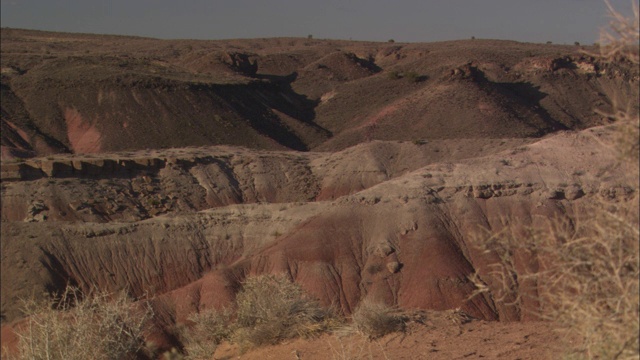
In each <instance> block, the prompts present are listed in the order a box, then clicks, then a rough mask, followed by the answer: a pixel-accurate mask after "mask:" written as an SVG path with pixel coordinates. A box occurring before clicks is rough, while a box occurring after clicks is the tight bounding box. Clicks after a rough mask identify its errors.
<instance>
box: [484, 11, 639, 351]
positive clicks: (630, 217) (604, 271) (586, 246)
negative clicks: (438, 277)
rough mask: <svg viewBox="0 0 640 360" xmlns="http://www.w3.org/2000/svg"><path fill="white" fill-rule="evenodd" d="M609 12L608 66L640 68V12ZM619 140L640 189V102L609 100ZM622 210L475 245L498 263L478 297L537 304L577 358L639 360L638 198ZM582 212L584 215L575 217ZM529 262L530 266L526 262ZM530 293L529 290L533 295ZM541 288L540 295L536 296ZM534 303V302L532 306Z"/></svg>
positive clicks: (609, 207)
mask: <svg viewBox="0 0 640 360" xmlns="http://www.w3.org/2000/svg"><path fill="white" fill-rule="evenodd" d="M607 6H609V10H610V14H611V16H612V19H613V20H612V24H611V29H612V31H610V32H608V33H607V32H605V33H604V34H603V44H604V45H603V46H602V47H601V54H600V57H601V59H603V60H604V61H605V62H610V63H614V62H619V61H620V62H630V63H631V64H635V66H637V64H638V40H639V33H638V6H637V4H634V6H633V17H632V18H630V19H627V18H625V17H624V16H622V15H621V14H620V13H618V12H616V11H615V10H614V9H613V8H612V7H611V5H610V4H609V3H608V2H607ZM610 98H611V99H612V104H613V105H614V106H613V109H614V110H613V112H612V113H610V114H606V115H607V116H608V117H610V118H611V119H612V120H614V122H615V123H617V125H616V126H617V129H618V133H619V134H620V135H619V141H617V142H615V143H612V144H611V147H614V148H616V150H618V152H619V154H620V159H619V161H618V164H612V165H614V166H612V167H611V169H614V168H617V169H618V170H619V173H625V174H627V176H630V177H633V179H632V181H631V182H634V183H636V184H637V183H638V180H639V179H638V149H639V147H638V142H639V138H638V127H639V126H638V125H639V124H640V121H639V117H638V112H637V110H634V109H638V99H637V98H628V99H625V98H624V97H621V96H619V95H618V94H610ZM634 196H635V197H634V198H633V199H632V200H630V201H624V200H623V201H620V202H617V203H612V202H610V203H604V202H603V203H595V204H592V206H590V207H587V208H586V209H580V210H582V211H580V212H579V213H580V214H581V216H579V217H578V218H577V219H574V220H573V221H569V220H549V222H548V226H547V227H546V228H536V229H531V228H529V229H526V228H522V227H518V226H517V225H513V224H512V225H508V226H506V227H505V229H504V230H503V231H501V232H499V233H495V234H489V235H488V236H484V237H480V238H479V239H476V240H475V241H472V242H473V243H474V245H475V246H476V247H477V248H479V249H481V250H483V251H484V253H485V254H486V255H489V254H490V256H491V258H492V259H493V260H492V261H493V264H492V265H491V269H490V270H489V271H488V273H487V274H485V276H484V279H483V278H482V276H480V275H478V274H476V275H474V276H473V277H472V280H473V281H474V283H475V284H476V286H477V289H478V290H477V293H482V292H488V293H490V294H491V295H492V296H493V297H494V300H495V301H496V302H497V303H502V304H503V305H507V306H508V305H514V306H520V305H522V304H523V301H525V300H531V301H532V302H529V304H537V306H536V308H535V309H529V310H530V311H533V312H534V313H535V315H537V316H539V317H540V318H542V319H547V320H551V321H553V322H555V323H556V324H557V325H558V327H559V329H560V330H562V331H564V332H565V333H566V334H567V335H568V338H569V339H573V340H578V341H577V342H575V343H574V344H573V345H571V344H568V346H567V347H566V349H567V352H568V356H569V357H570V358H574V357H575V358H597V359H638V358H639V357H640V344H639V339H638V334H639V333H640V321H639V318H640V310H639V309H640V307H639V306H640V305H639V304H640V296H639V292H640V285H639V281H640V280H639V279H640V271H639V269H640V249H639V248H640V246H639V242H638V240H639V236H640V230H639V223H640V220H639V219H638V205H639V204H638V194H637V188H636V189H635V194H634ZM576 212H577V213H578V211H576ZM523 259H530V261H523ZM527 287H528V288H527ZM532 289H534V291H531V290H532ZM527 298H529V299H527Z"/></svg>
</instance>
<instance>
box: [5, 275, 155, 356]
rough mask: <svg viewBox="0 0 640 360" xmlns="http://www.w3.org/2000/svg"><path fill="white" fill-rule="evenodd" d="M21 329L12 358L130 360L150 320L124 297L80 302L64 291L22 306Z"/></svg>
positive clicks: (144, 310)
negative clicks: (24, 319)
mask: <svg viewBox="0 0 640 360" xmlns="http://www.w3.org/2000/svg"><path fill="white" fill-rule="evenodd" d="M24 312H25V315H26V316H27V319H26V323H25V324H24V326H22V327H20V328H19V329H17V330H16V335H17V336H18V351H19V354H18V356H17V358H18V359H30V360H34V359H35V360H38V359H47V360H51V359H60V360H63V359H64V360H74V359H78V360H80V359H83V360H84V359H114V360H115V359H134V358H136V356H137V355H138V354H139V353H140V352H141V351H142V350H143V348H144V339H143V335H144V331H145V326H146V324H147V321H148V320H149V319H150V318H151V316H152V311H151V310H150V308H149V307H145V306H137V305H136V304H134V303H133V302H132V301H131V300H130V299H129V298H128V297H127V296H126V295H125V294H120V295H113V294H107V293H104V292H101V293H98V294H95V295H92V296H87V297H85V298H83V297H82V294H81V293H80V291H79V290H78V289H77V288H74V287H67V288H66V290H65V291H64V292H63V293H62V294H61V295H60V296H56V297H53V298H50V299H49V300H47V301H40V302H38V301H32V300H29V301H25V304H24Z"/></svg>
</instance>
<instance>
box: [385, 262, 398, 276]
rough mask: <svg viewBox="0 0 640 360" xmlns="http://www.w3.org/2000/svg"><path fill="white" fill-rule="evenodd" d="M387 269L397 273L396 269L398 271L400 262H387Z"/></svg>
mask: <svg viewBox="0 0 640 360" xmlns="http://www.w3.org/2000/svg"><path fill="white" fill-rule="evenodd" d="M387 270H389V272H390V273H392V274H395V273H397V272H398V271H400V263H399V262H397V261H392V262H389V263H387Z"/></svg>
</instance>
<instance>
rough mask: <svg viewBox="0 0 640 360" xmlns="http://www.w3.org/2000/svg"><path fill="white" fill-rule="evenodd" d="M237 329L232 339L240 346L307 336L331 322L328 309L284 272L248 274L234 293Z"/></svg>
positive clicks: (324, 329)
mask: <svg viewBox="0 0 640 360" xmlns="http://www.w3.org/2000/svg"><path fill="white" fill-rule="evenodd" d="M236 306H237V313H236V316H237V319H236V327H237V330H236V331H235V333H234V335H233V340H235V341H236V342H238V343H239V344H240V347H241V348H242V349H248V348H251V347H255V346H260V345H265V344H275V343H278V342H279V341H281V340H283V339H289V338H295V337H308V336H311V335H315V334H318V333H321V332H324V331H326V330H328V329H329V328H330V327H331V326H333V324H334V323H335V318H334V316H333V315H332V314H331V312H330V311H328V310H326V309H323V308H322V307H321V306H320V304H319V303H318V302H317V301H315V300H313V299H311V298H309V297H308V296H307V295H306V294H305V293H304V291H303V290H302V288H301V287H300V286H299V285H297V284H295V283H293V282H291V281H290V280H289V279H288V278H286V277H285V276H278V275H260V276H256V277H253V278H249V279H248V280H247V281H246V282H245V283H244V285H243V288H242V290H241V291H240V292H239V293H238V295H237V297H236Z"/></svg>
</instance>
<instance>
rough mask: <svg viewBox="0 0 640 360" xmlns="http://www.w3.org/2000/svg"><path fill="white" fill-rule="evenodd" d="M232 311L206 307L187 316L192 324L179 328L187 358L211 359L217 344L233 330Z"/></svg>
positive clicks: (225, 338) (227, 337) (226, 338)
mask: <svg viewBox="0 0 640 360" xmlns="http://www.w3.org/2000/svg"><path fill="white" fill-rule="evenodd" d="M231 315H232V312H231V311H230V310H228V309H223V310H215V309H207V310H203V311H200V312H198V313H195V314H192V315H191V316H189V318H188V320H189V321H190V322H192V323H193V324H192V325H191V326H188V327H187V326H185V327H183V328H182V329H181V330H180V338H181V340H182V344H183V346H184V350H185V351H186V353H187V355H188V358H189V359H211V358H212V357H213V354H214V353H215V352H216V349H217V348H218V345H219V344H220V343H221V342H222V341H224V340H228V339H229V337H230V336H231V333H232V331H233V324H232V319H231Z"/></svg>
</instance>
